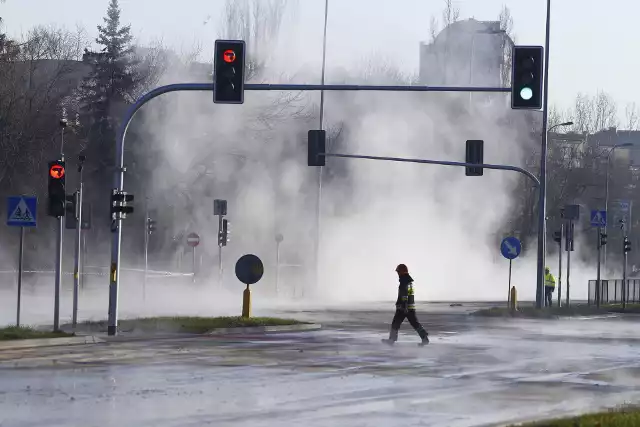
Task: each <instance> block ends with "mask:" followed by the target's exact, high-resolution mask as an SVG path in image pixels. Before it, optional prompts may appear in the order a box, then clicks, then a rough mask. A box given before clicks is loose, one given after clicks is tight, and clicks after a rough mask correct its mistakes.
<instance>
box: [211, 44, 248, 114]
mask: <svg viewBox="0 0 640 427" xmlns="http://www.w3.org/2000/svg"><path fill="white" fill-rule="evenodd" d="M214 50H215V53H214V59H213V68H214V74H213V82H214V86H213V102H214V103H216V104H242V103H244V67H245V65H244V59H245V43H244V40H216V42H215V49H214Z"/></svg>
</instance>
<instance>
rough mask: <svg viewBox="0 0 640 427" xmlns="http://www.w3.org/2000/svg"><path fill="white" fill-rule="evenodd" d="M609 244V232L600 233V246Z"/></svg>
mask: <svg viewBox="0 0 640 427" xmlns="http://www.w3.org/2000/svg"><path fill="white" fill-rule="evenodd" d="M606 244H607V233H600V246H604V245H606Z"/></svg>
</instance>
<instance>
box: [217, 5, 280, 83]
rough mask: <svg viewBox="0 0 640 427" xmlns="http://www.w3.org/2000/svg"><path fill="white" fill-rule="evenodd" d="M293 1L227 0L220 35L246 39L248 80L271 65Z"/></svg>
mask: <svg viewBox="0 0 640 427" xmlns="http://www.w3.org/2000/svg"><path fill="white" fill-rule="evenodd" d="M290 3H291V1H290V0H226V3H225V9H224V13H223V15H222V23H221V24H222V25H221V27H222V31H221V34H220V36H221V37H226V38H234V39H241V40H245V41H246V42H247V44H248V46H250V48H249V49H248V51H247V76H246V78H247V80H252V79H254V78H256V77H257V76H258V75H259V74H260V73H261V72H262V71H263V70H264V69H265V68H266V67H267V65H268V62H269V59H270V57H271V53H272V50H273V48H274V46H275V45H276V44H277V42H278V38H279V36H280V29H281V27H282V22H283V18H284V15H285V13H286V11H287V7H288V6H289V4H290Z"/></svg>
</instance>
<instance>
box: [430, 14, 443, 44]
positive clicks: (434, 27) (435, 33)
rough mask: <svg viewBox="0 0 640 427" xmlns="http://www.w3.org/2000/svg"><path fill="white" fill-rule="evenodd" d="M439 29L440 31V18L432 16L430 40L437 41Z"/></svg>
mask: <svg viewBox="0 0 640 427" xmlns="http://www.w3.org/2000/svg"><path fill="white" fill-rule="evenodd" d="M438 31H440V30H439V29H438V18H436V17H435V16H432V17H431V21H430V22H429V41H430V42H431V43H435V41H436V37H437V36H438Z"/></svg>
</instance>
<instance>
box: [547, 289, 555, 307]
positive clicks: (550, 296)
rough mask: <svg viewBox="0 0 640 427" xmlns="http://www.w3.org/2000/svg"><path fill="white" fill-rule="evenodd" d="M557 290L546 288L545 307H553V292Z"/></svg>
mask: <svg viewBox="0 0 640 427" xmlns="http://www.w3.org/2000/svg"><path fill="white" fill-rule="evenodd" d="M554 290H555V288H552V287H551V286H545V287H544V305H545V307H551V306H552V305H553V291H554Z"/></svg>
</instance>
